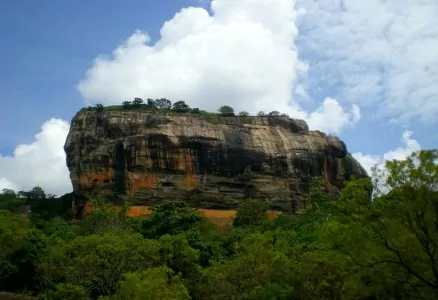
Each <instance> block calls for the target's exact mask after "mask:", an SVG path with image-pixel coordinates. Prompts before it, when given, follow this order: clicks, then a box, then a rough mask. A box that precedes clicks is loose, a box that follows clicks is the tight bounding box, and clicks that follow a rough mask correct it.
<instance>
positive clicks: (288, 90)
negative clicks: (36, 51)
mask: <svg viewBox="0 0 438 300" xmlns="http://www.w3.org/2000/svg"><path fill="white" fill-rule="evenodd" d="M211 11H212V14H211V15H210V14H209V13H208V11H207V10H205V9H203V8H200V7H197V8H194V7H189V8H185V9H182V10H181V11H180V12H179V13H177V14H176V15H175V16H174V17H173V18H172V19H171V20H169V21H167V22H165V23H164V25H163V26H162V28H161V31H160V34H161V38H160V39H159V40H158V41H157V42H156V43H155V44H151V41H150V38H149V36H148V34H147V33H145V32H141V31H137V32H135V33H134V34H133V35H132V36H130V37H129V38H128V39H127V40H126V42H125V43H124V44H123V45H120V46H119V47H118V48H117V49H116V50H114V52H113V55H112V57H98V58H97V59H96V60H95V61H94V64H93V66H92V68H90V69H89V70H88V72H87V73H86V76H85V78H84V79H83V80H82V81H81V82H80V83H79V84H78V90H79V91H80V92H81V94H82V95H83V97H84V98H85V100H86V102H87V103H89V104H93V103H102V104H120V103H121V102H123V101H126V100H132V99H133V98H134V97H141V98H161V97H166V98H168V99H171V100H174V101H177V100H181V99H182V100H185V101H186V102H187V103H188V104H189V105H190V106H192V107H200V108H202V109H207V110H211V111H216V110H217V109H218V108H219V106H221V105H232V106H233V107H234V108H235V109H236V111H240V110H246V111H249V112H251V113H256V112H257V111H260V110H262V111H272V110H277V111H281V112H284V113H288V114H289V115H290V116H291V117H296V118H303V119H306V120H308V121H309V123H310V126H311V129H319V130H323V131H331V132H336V133H337V132H339V131H340V130H341V129H342V128H343V127H345V126H352V125H354V124H355V123H356V122H357V121H358V119H359V117H360V113H359V107H358V106H353V107H352V108H350V109H345V108H343V107H342V106H341V105H340V103H339V102H338V101H337V100H335V99H329V100H327V99H326V100H325V101H324V102H322V103H320V107H319V108H318V109H317V110H316V111H315V112H313V113H308V112H305V111H304V110H303V109H302V107H301V106H300V104H299V102H298V101H297V100H296V99H294V97H293V96H294V95H297V94H298V95H306V93H305V90H304V89H303V87H302V86H300V85H299V84H298V78H299V77H300V76H303V75H305V74H306V72H307V69H308V66H307V65H306V63H304V62H303V61H301V60H300V59H299V58H298V51H297V48H296V46H295V39H296V37H297V35H298V29H297V27H296V24H295V23H296V17H297V11H296V10H295V7H294V1H291V0H265V1H261V0H239V1H235V0H214V1H212V2H211ZM327 96H329V95H327ZM334 116H336V118H335V117H334ZM334 119H336V120H334Z"/></svg>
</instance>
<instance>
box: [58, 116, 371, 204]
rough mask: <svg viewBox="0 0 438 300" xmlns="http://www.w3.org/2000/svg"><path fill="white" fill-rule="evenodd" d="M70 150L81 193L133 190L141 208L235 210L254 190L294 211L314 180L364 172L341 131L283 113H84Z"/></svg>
mask: <svg viewBox="0 0 438 300" xmlns="http://www.w3.org/2000/svg"><path fill="white" fill-rule="evenodd" d="M64 148H65V152H66V154H67V165H68V168H69V170H70V177H71V180H72V183H73V187H74V192H75V194H76V195H77V199H80V198H81V196H82V195H85V194H86V193H92V194H97V195H98V196H99V197H106V198H108V199H117V198H120V197H117V195H118V196H129V198H130V199H131V201H132V202H133V203H134V204H136V205H150V204H154V203H158V202H161V201H166V200H176V199H180V200H186V201H188V202H189V203H190V204H191V205H192V206H193V207H197V208H209V209H233V208H236V206H237V205H238V204H239V203H240V202H241V201H243V200H244V199H246V198H249V197H252V198H262V199H266V200H267V201H268V202H269V203H270V204H271V206H272V209H277V210H281V211H291V210H296V209H301V208H306V206H307V204H306V201H305V197H303V195H306V194H307V193H308V192H309V189H310V183H311V179H312V178H313V177H317V176H321V177H322V178H323V179H324V182H325V185H326V187H327V188H328V189H330V190H332V189H335V190H336V189H337V188H342V186H343V183H344V181H345V180H346V179H349V178H350V177H351V176H352V175H354V176H356V178H361V177H364V176H367V175H366V172H365V170H364V169H363V168H362V167H361V166H360V164H359V163H358V162H357V161H356V160H355V159H354V158H353V157H352V156H351V155H349V154H348V152H347V149H346V146H345V144H344V143H343V142H342V141H341V140H339V139H338V138H337V137H332V136H327V135H325V134H324V133H321V132H319V131H309V129H308V126H307V124H306V123H305V122H304V121H302V120H294V119H290V118H287V117H221V116H216V115H193V114H177V113H163V112H155V113H154V112H150V111H149V112H148V111H135V110H133V111H123V110H122V111H102V112H98V111H89V110H81V111H80V112H79V113H77V115H76V116H75V117H74V118H73V120H72V122H71V128H70V132H69V134H68V137H67V141H66V143H65V147H64ZM79 202H80V201H79ZM78 204H79V205H81V203H78ZM82 204H83V203H82Z"/></svg>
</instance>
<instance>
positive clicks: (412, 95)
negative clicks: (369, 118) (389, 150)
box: [296, 0, 438, 124]
mask: <svg viewBox="0 0 438 300" xmlns="http://www.w3.org/2000/svg"><path fill="white" fill-rule="evenodd" d="M296 2H297V7H299V8H301V9H302V10H305V13H304V14H301V15H300V17H299V18H298V24H299V28H300V34H301V35H300V38H299V39H298V41H297V45H298V46H299V47H300V51H304V52H305V53H306V57H307V58H309V60H310V70H309V74H308V75H309V76H308V81H309V86H310V88H320V87H321V86H324V89H331V90H333V91H336V94H334V95H336V96H337V97H339V99H342V100H344V99H345V100H346V101H348V100H349V101H353V102H354V103H360V105H361V108H363V109H364V110H365V111H372V112H373V113H378V114H379V115H380V117H383V118H388V119H391V120H392V121H396V122H403V123H405V124H407V123H408V122H409V121H412V120H417V119H419V120H421V121H422V122H424V123H425V124H433V123H436V122H438V119H437V118H436V115H437V114H438V85H437V84H436V82H438V51H437V49H438V18H437V16H438V1H430V0H415V1H414V0H408V1H398V0H386V1H383V0H319V1H314V0H297V1H296Z"/></svg>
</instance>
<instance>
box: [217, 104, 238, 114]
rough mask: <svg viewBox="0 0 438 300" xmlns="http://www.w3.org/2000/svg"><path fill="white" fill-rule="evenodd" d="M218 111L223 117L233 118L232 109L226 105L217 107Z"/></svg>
mask: <svg viewBox="0 0 438 300" xmlns="http://www.w3.org/2000/svg"><path fill="white" fill-rule="evenodd" d="M218 111H219V113H220V114H221V115H223V116H234V109H233V108H232V107H231V106H228V105H223V106H221V107H219V109H218Z"/></svg>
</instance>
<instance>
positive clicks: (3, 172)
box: [0, 119, 72, 195]
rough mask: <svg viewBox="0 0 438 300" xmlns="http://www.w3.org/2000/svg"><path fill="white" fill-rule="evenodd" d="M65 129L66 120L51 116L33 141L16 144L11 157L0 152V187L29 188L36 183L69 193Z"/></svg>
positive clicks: (66, 129) (49, 188) (67, 127)
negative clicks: (64, 147)
mask: <svg viewBox="0 0 438 300" xmlns="http://www.w3.org/2000/svg"><path fill="white" fill-rule="evenodd" d="M68 131H69V124H68V123H67V122H66V121H63V120H60V119H50V120H48V121H46V122H45V123H44V124H43V125H42V127H41V131H40V132H39V133H38V134H37V135H36V136H35V141H34V142H33V143H32V144H21V145H18V146H17V147H16V148H15V150H14V152H13V154H12V156H1V155H0V190H1V189H3V188H10V189H14V190H29V189H31V188H33V187H34V186H37V185H38V186H41V187H42V188H43V189H44V190H45V191H46V192H48V193H54V194H58V195H60V194H63V193H67V192H71V191H72V185H71V182H70V177H69V172H68V169H67V165H66V160H65V153H64V149H63V146H64V142H65V139H66V137H67V134H68Z"/></svg>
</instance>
